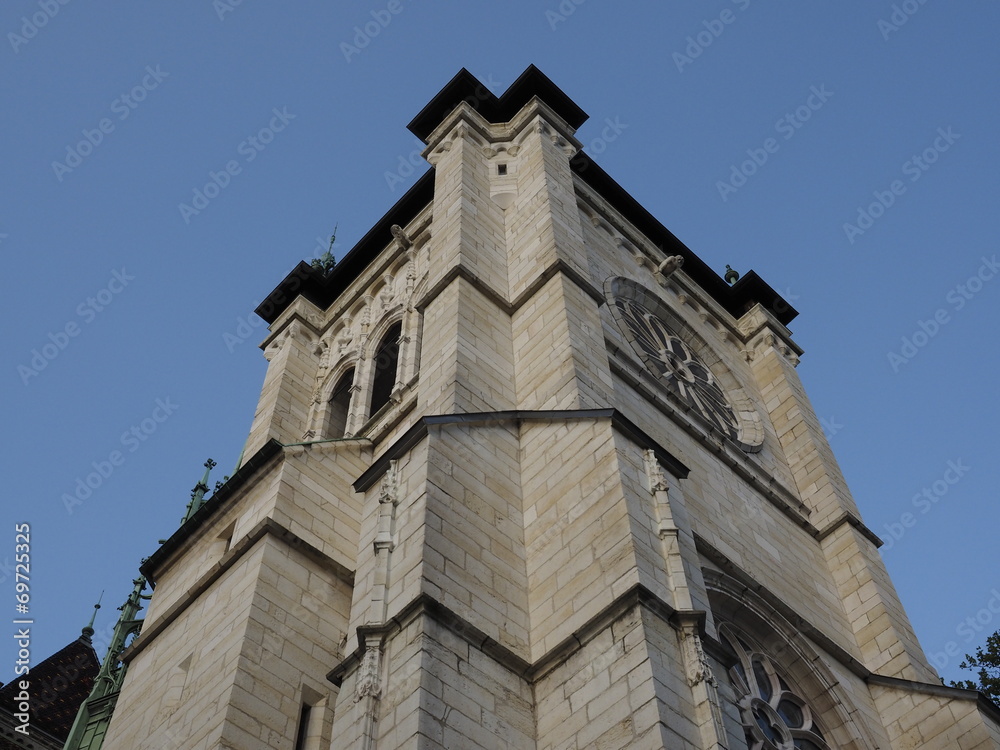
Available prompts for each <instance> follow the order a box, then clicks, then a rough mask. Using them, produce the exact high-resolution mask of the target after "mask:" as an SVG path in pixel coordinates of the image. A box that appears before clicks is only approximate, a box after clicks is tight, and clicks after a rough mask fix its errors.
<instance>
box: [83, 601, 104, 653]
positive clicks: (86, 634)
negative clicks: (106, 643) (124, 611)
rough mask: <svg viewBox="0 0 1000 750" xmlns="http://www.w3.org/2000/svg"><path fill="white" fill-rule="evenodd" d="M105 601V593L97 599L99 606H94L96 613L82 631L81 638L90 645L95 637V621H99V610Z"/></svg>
mask: <svg viewBox="0 0 1000 750" xmlns="http://www.w3.org/2000/svg"><path fill="white" fill-rule="evenodd" d="M103 600H104V592H103V591H102V592H101V595H100V596H99V597H98V598H97V604H95V605H94V613H93V614H92V615H91V616H90V622H88V623H87V624H86V625H85V626H84V627H83V630H82V631H81V634H80V637H81V638H83V640H85V641H86V642H87V643H90V638H91V636H93V635H94V620H96V619H97V610H99V609H100V608H101V602H102V601H103Z"/></svg>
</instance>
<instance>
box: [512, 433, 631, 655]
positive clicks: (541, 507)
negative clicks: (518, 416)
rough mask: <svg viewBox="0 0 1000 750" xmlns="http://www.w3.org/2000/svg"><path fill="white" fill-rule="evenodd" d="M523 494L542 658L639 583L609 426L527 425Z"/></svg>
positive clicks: (533, 615) (535, 643) (531, 600)
mask: <svg viewBox="0 0 1000 750" xmlns="http://www.w3.org/2000/svg"><path fill="white" fill-rule="evenodd" d="M521 492H522V497H523V503H524V541H525V553H526V569H527V579H528V588H527V591H528V607H529V615H530V623H531V624H530V628H531V632H530V644H531V645H530V647H531V659H532V660H536V659H538V658H540V657H541V656H542V655H544V654H545V653H546V652H548V651H549V650H550V649H552V648H554V647H555V646H556V645H558V644H559V643H560V642H561V641H563V640H564V639H565V638H568V637H569V636H570V635H571V634H572V633H573V632H574V630H576V629H577V628H579V627H580V626H581V625H582V624H583V623H584V622H586V621H587V620H588V619H589V618H590V617H592V616H594V614H595V613H596V612H597V611H599V610H600V609H602V608H603V607H605V606H607V605H609V604H610V603H611V601H612V600H613V599H614V598H615V597H616V596H618V595H620V594H622V593H624V591H625V590H627V589H628V588H630V587H631V586H633V585H635V584H636V583H638V582H639V580H638V572H637V570H636V567H635V549H634V545H633V540H632V535H631V525H630V522H629V515H628V508H627V506H626V504H625V502H624V498H623V491H622V487H621V479H620V477H619V474H618V457H617V453H616V450H615V439H614V436H613V431H612V428H611V424H610V422H609V421H607V420H574V421H554V422H552V423H546V422H537V423H536V422H525V423H523V424H522V427H521Z"/></svg>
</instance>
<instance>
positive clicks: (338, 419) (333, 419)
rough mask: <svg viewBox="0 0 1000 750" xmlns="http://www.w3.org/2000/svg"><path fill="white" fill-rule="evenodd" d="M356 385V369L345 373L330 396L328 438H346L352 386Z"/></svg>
mask: <svg viewBox="0 0 1000 750" xmlns="http://www.w3.org/2000/svg"><path fill="white" fill-rule="evenodd" d="M352 385H354V368H351V369H350V370H348V371H347V372H345V373H344V374H343V375H342V376H341V378H340V380H338V381H337V385H336V386H335V387H334V389H333V395H332V396H330V411H329V418H328V420H327V425H326V437H328V438H340V437H344V433H345V432H346V431H347V415H348V413H349V412H350V408H351V386H352Z"/></svg>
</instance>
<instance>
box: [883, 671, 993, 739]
mask: <svg viewBox="0 0 1000 750" xmlns="http://www.w3.org/2000/svg"><path fill="white" fill-rule="evenodd" d="M940 692H941V693H945V692H951V691H948V690H947V689H944V690H941V691H940ZM954 692H958V691H954ZM872 694H873V695H874V697H875V702H876V704H877V705H878V707H879V710H880V711H881V712H882V720H883V722H884V724H885V728H886V730H887V731H888V733H889V737H890V741H891V747H892V748H893V750H904V748H906V749H907V750H908V749H909V748H931V747H934V748H938V747H939V748H957V749H958V750H996V748H998V747H1000V742H998V735H997V728H996V727H997V724H996V723H995V722H992V721H990V720H988V719H985V720H984V717H983V716H982V715H981V714H980V713H979V710H978V708H977V706H976V701H975V696H974V694H967V695H966V696H963V697H964V699H962V698H956V697H955V696H949V695H944V694H939V695H935V694H933V693H931V692H916V691H911V690H906V689H905V688H903V687H898V688H894V687H889V686H883V685H873V686H872Z"/></svg>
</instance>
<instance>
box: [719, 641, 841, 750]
mask: <svg viewBox="0 0 1000 750" xmlns="http://www.w3.org/2000/svg"><path fill="white" fill-rule="evenodd" d="M721 634H722V637H723V639H724V640H725V642H726V643H727V644H729V646H730V647H731V648H732V649H733V651H735V652H736V655H737V656H738V657H739V661H738V662H737V663H736V666H734V667H733V668H732V669H730V670H729V677H730V679H731V680H732V683H733V687H734V689H735V690H736V699H737V706H738V707H739V710H740V720H741V721H742V723H743V731H744V732H745V733H746V739H747V747H748V748H750V750H793V749H794V748H799V750H830V746H829V745H828V744H827V742H826V740H825V739H824V737H823V731H822V730H821V729H820V727H819V724H818V723H817V722H816V720H815V719H814V717H813V712H812V710H811V709H810V708H809V705H808V704H807V703H806V702H805V701H804V700H803V699H802V698H800V697H799V696H798V695H796V694H795V692H794V691H793V690H792V688H791V687H789V685H788V683H787V682H786V681H785V680H784V678H783V677H782V676H781V675H779V674H778V672H777V670H776V669H775V668H774V665H773V664H772V663H771V660H770V659H769V658H768V657H767V656H765V655H764V654H762V653H760V651H759V650H757V649H755V648H753V647H752V646H750V645H749V644H748V642H747V640H746V639H745V638H744V637H742V636H738V635H736V634H735V633H734V632H733V631H732V629H730V628H729V627H727V626H723V628H722V631H721Z"/></svg>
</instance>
